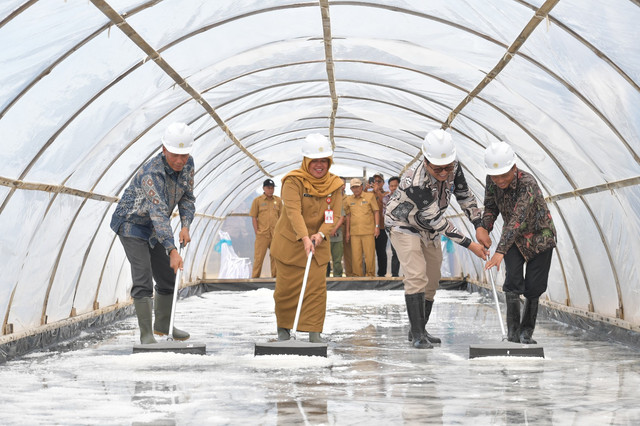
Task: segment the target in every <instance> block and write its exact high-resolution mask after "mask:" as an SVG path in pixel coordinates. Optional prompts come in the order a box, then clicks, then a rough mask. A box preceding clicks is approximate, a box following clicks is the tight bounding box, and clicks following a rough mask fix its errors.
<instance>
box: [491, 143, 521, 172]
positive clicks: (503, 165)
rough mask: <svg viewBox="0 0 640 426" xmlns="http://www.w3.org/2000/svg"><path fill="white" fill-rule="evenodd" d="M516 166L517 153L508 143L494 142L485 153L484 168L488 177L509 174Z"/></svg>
mask: <svg viewBox="0 0 640 426" xmlns="http://www.w3.org/2000/svg"><path fill="white" fill-rule="evenodd" d="M514 164H516V153H515V152H513V149H512V148H511V147H510V146H509V144H508V143H506V142H494V143H492V144H491V145H489V146H488V147H487V149H485V151H484V168H485V170H486V172H487V174H488V175H491V176H496V175H502V174H505V173H507V172H508V171H509V170H511V167H513V165H514Z"/></svg>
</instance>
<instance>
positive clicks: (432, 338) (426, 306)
mask: <svg viewBox="0 0 640 426" xmlns="http://www.w3.org/2000/svg"><path fill="white" fill-rule="evenodd" d="M431 308H433V300H427V299H425V300H424V336H425V337H426V338H427V340H428V341H430V342H431V343H442V340H440V338H439V337H435V336H432V335H430V334H429V332H428V331H427V323H428V322H429V316H430V315H431Z"/></svg>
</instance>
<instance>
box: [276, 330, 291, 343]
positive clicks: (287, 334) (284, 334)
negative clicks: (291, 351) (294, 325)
mask: <svg viewBox="0 0 640 426" xmlns="http://www.w3.org/2000/svg"><path fill="white" fill-rule="evenodd" d="M289 339H291V331H290V330H289V329H288V328H282V327H278V340H280V341H284V340H289Z"/></svg>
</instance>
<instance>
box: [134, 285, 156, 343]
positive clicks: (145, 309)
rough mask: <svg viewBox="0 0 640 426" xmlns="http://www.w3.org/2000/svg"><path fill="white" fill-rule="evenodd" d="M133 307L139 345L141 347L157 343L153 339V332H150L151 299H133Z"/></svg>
mask: <svg viewBox="0 0 640 426" xmlns="http://www.w3.org/2000/svg"><path fill="white" fill-rule="evenodd" d="M133 306H134V308H135V309H136V316H137V317H138V327H140V343H142V344H143V345H148V344H150V343H158V342H156V339H155V337H153V331H151V320H152V314H151V312H152V311H153V299H152V298H150V297H142V298H140V299H133Z"/></svg>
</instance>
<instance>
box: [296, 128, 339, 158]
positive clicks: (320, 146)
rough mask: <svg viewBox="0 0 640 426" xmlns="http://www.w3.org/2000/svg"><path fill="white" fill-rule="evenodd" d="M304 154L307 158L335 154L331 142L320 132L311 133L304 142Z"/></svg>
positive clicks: (325, 156)
mask: <svg viewBox="0 0 640 426" xmlns="http://www.w3.org/2000/svg"><path fill="white" fill-rule="evenodd" d="M302 155H304V156H305V157H307V158H312V159H315V158H327V157H331V156H332V155H333V149H332V148H331V142H329V139H327V137H326V136H324V135H321V134H320V133H311V134H310V135H307V137H306V138H304V142H302Z"/></svg>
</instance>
